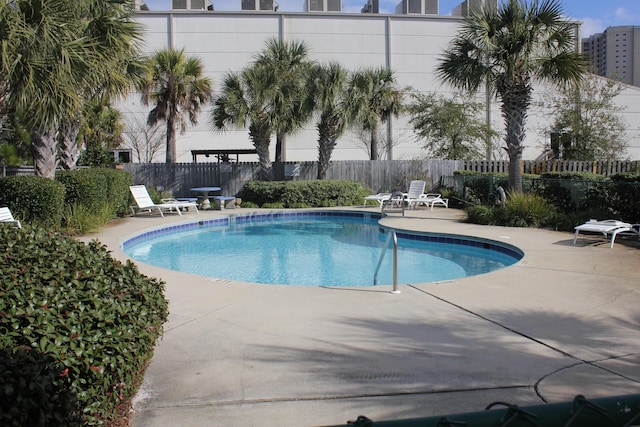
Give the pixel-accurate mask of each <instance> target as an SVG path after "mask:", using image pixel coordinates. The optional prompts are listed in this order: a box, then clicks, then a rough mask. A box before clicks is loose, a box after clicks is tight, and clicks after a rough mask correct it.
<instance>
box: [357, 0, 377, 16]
mask: <svg viewBox="0 0 640 427" xmlns="http://www.w3.org/2000/svg"><path fill="white" fill-rule="evenodd" d="M361 12H362V13H380V3H379V0H367V3H366V4H365V5H364V6H362V10H361Z"/></svg>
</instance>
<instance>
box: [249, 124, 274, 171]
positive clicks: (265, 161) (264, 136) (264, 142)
mask: <svg viewBox="0 0 640 427" xmlns="http://www.w3.org/2000/svg"><path fill="white" fill-rule="evenodd" d="M249 137H250V138H251V141H253V146H254V147H255V149H256V152H257V153H258V163H259V164H260V171H259V172H258V179H260V180H262V181H270V180H271V160H270V158H269V144H270V143H271V138H270V136H269V127H268V126H260V125H256V124H253V123H252V124H251V125H250V126H249Z"/></svg>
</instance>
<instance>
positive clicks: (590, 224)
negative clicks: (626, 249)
mask: <svg viewBox="0 0 640 427" xmlns="http://www.w3.org/2000/svg"><path fill="white" fill-rule="evenodd" d="M574 229H575V234H574V235H573V244H574V245H575V244H576V240H577V239H578V234H579V233H580V232H581V231H582V232H585V231H586V232H591V233H600V234H602V235H603V236H604V237H608V236H609V235H611V242H610V244H609V247H610V248H613V244H614V243H615V241H616V237H617V236H618V235H620V234H634V235H637V236H638V238H639V239H640V224H629V223H627V222H622V221H618V220H615V219H605V220H602V221H598V220H595V219H592V220H589V221H587V222H585V223H584V224H581V225H578V226H576V227H574Z"/></svg>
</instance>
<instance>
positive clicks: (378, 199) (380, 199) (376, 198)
mask: <svg viewBox="0 0 640 427" xmlns="http://www.w3.org/2000/svg"><path fill="white" fill-rule="evenodd" d="M389 197H391V193H378V194H372V195H371V196H367V197H365V198H364V203H363V204H362V207H363V208H366V207H367V202H370V201H374V202H378V206H380V207H382V204H383V202H384V201H385V200H387V199H389Z"/></svg>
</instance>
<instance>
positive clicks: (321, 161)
mask: <svg viewBox="0 0 640 427" xmlns="http://www.w3.org/2000/svg"><path fill="white" fill-rule="evenodd" d="M338 126H339V123H338V120H334V123H330V119H328V118H325V119H324V120H320V123H319V124H318V179H326V178H327V169H329V164H330V162H331V155H332V154H333V149H334V148H335V146H336V141H337V140H338V129H337V128H338Z"/></svg>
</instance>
